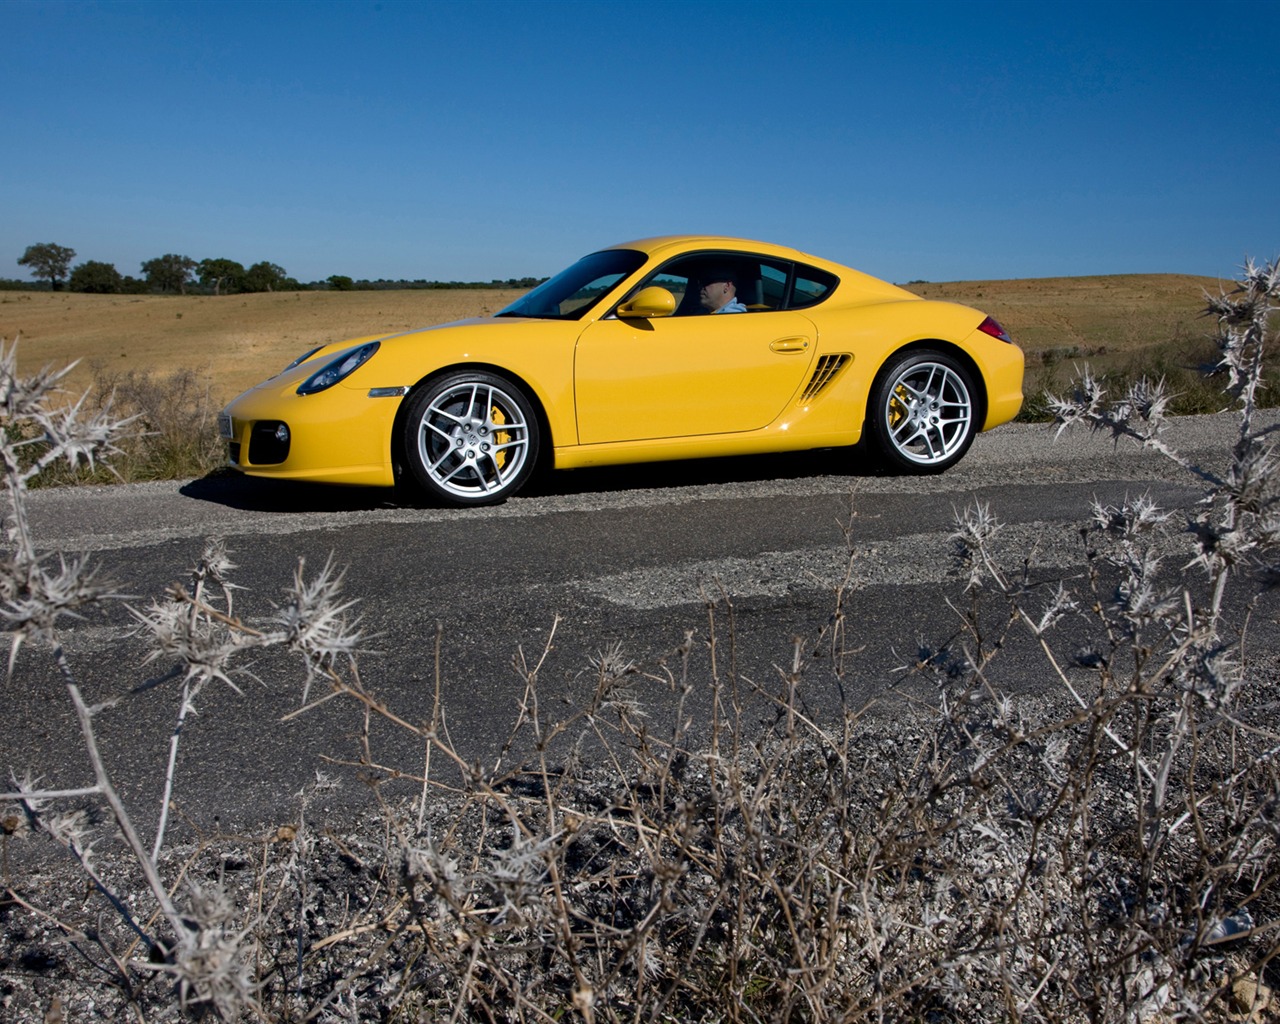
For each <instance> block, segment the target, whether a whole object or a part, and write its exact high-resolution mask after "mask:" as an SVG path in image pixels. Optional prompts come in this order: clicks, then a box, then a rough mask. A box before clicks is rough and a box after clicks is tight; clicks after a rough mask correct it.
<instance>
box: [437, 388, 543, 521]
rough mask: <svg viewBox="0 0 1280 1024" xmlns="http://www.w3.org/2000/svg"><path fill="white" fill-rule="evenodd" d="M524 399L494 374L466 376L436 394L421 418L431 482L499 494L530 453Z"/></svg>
mask: <svg viewBox="0 0 1280 1024" xmlns="http://www.w3.org/2000/svg"><path fill="white" fill-rule="evenodd" d="M529 438H530V434H529V421H528V418H527V415H526V413H525V412H524V411H523V409H522V405H521V403H520V402H518V401H517V400H516V399H515V398H514V397H512V395H510V394H508V393H507V391H505V390H504V389H503V388H500V387H498V386H497V385H496V384H494V383H491V381H490V380H489V379H471V380H460V381H455V382H453V383H451V384H450V385H449V386H447V387H445V388H444V389H442V390H441V391H440V392H439V393H438V394H436V395H434V396H433V397H432V398H431V400H430V402H429V403H428V404H427V406H426V408H425V409H424V410H423V411H422V414H421V417H420V418H419V421H418V428H417V441H418V458H419V460H420V465H421V467H422V470H423V472H424V473H425V474H426V475H427V476H428V477H429V478H430V481H431V483H432V484H433V485H434V486H435V487H436V488H437V489H439V490H440V491H441V492H443V493H444V494H446V495H453V496H455V497H458V498H463V499H472V500H474V499H476V498H482V499H484V498H498V497H500V496H501V495H502V494H504V493H505V492H506V491H507V490H508V489H509V488H511V487H512V486H513V485H514V484H515V483H516V482H517V481H519V480H520V479H521V471H522V470H523V469H524V467H525V463H526V461H527V460H528V458H529Z"/></svg>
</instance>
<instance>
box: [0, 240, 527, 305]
mask: <svg viewBox="0 0 1280 1024" xmlns="http://www.w3.org/2000/svg"><path fill="white" fill-rule="evenodd" d="M75 258H76V251H75V250H74V249H71V248H68V247H67V246H64V245H57V244H55V243H53V242H41V243H37V244H35V245H29V246H27V249H26V251H25V252H24V253H23V254H22V256H21V257H19V259H18V265H19V266H24V267H27V268H29V270H30V273H31V276H32V277H34V278H35V279H36V280H37V281H40V282H43V283H47V285H48V287H49V288H51V289H52V290H53V291H61V290H62V289H63V287H64V286H65V287H66V288H67V289H69V290H70V291H73V292H88V293H96V294H146V293H150V292H162V293H166V292H167V293H176V294H179V295H186V294H187V293H188V292H190V291H197V290H198V291H200V292H201V293H203V294H210V295H233V294H237V293H243V292H280V291H311V290H333V291H368V290H384V289H398V288H430V289H435V288H522V289H528V288H533V287H535V286H536V285H539V284H541V283H542V282H543V281H545V280H546V278H545V277H521V278H508V279H506V280H498V279H495V280H492V281H425V280H421V279H419V280H415V281H408V280H399V281H388V280H385V279H379V280H377V281H368V280H356V279H354V278H351V277H348V276H346V275H345V274H333V275H331V276H330V277H328V278H326V279H325V280H324V281H312V282H311V283H310V284H302V283H301V282H299V281H297V280H296V279H294V278H292V277H290V276H289V275H288V273H287V272H286V271H285V269H284V268H283V267H281V266H278V265H277V264H275V263H269V262H266V261H263V262H260V263H254V264H253V265H252V266H250V267H248V268H247V269H246V267H245V266H244V264H242V263H239V262H237V261H236V260H230V259H205V260H199V261H197V260H193V259H192V258H191V257H190V256H180V255H178V254H176V253H166V254H165V255H164V256H157V257H156V258H155V259H150V260H146V261H144V262H143V263H142V267H141V269H142V276H141V277H140V278H138V277H133V276H130V275H123V274H121V273H120V272H119V271H118V270H117V269H116V267H115V265H114V264H112V263H103V262H100V261H98V260H88V261H86V262H84V263H80V264H78V265H77V266H75V267H72V265H71V264H72V262H73V261H74V260H75ZM4 286H10V287H15V286H16V287H23V286H24V283H23V282H21V281H0V287H4Z"/></svg>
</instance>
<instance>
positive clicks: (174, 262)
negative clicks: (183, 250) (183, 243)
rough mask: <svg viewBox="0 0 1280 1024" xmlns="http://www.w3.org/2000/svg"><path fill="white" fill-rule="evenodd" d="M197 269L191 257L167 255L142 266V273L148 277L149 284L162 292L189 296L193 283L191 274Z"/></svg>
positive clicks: (148, 261)
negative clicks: (188, 292)
mask: <svg viewBox="0 0 1280 1024" xmlns="http://www.w3.org/2000/svg"><path fill="white" fill-rule="evenodd" d="M195 269H196V261H195V260H193V259H192V258H191V257H190V256H178V255H176V254H174V253H166V254H165V255H164V256H157V257H156V258H155V259H153V260H147V262H145V263H144V264H142V272H143V273H144V274H146V275H147V284H149V285H150V286H151V287H152V288H159V289H160V290H161V291H162V292H172V291H176V292H180V293H181V294H183V295H186V294H187V285H188V284H190V283H191V272H192V271H193V270H195Z"/></svg>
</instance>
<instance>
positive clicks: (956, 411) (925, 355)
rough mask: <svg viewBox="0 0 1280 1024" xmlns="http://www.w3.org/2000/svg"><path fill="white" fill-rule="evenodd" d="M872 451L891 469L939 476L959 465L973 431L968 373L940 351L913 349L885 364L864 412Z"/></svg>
mask: <svg viewBox="0 0 1280 1024" xmlns="http://www.w3.org/2000/svg"><path fill="white" fill-rule="evenodd" d="M867 411H868V417H869V421H870V422H869V428H870V431H871V437H872V440H873V441H874V442H875V446H876V450H877V451H878V453H879V454H880V456H881V457H882V458H883V459H884V461H885V462H886V463H887V464H888V465H889V467H890V468H892V469H897V470H899V471H906V472H908V473H940V472H942V471H943V470H944V469H947V468H948V467H950V466H953V465H955V464H956V463H957V462H959V461H960V459H961V457H962V456H963V455H964V453H965V452H967V451H968V450H969V445H971V444H972V443H973V438H974V435H975V434H976V433H977V432H978V390H977V387H976V386H975V384H974V382H973V377H972V376H971V374H970V371H969V370H968V369H967V368H966V367H964V366H963V365H962V364H961V363H960V362H959V361H958V360H956V359H954V358H953V357H951V356H949V355H947V354H946V353H943V352H935V351H933V350H930V349H915V350H912V351H909V352H903V353H901V354H900V355H897V356H895V357H893V358H892V359H890V360H889V362H888V363H886V364H885V366H884V367H883V368H882V369H881V371H880V373H879V375H878V376H877V377H876V383H875V386H874V387H873V388H872V391H871V403H870V406H869V407H868V410H867Z"/></svg>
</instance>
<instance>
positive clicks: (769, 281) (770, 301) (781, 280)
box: [748, 263, 787, 309]
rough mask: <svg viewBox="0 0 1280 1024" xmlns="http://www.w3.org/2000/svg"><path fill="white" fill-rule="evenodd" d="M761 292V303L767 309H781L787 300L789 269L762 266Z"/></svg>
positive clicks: (770, 265) (768, 265)
mask: <svg viewBox="0 0 1280 1024" xmlns="http://www.w3.org/2000/svg"><path fill="white" fill-rule="evenodd" d="M760 292H761V294H760V302H761V304H762V305H763V306H765V307H766V308H767V309H781V308H782V307H783V305H784V304H785V303H786V300H787V268H786V267H783V266H774V265H772V264H768V263H765V264H762V265H761V267H760ZM748 308H750V307H748Z"/></svg>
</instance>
